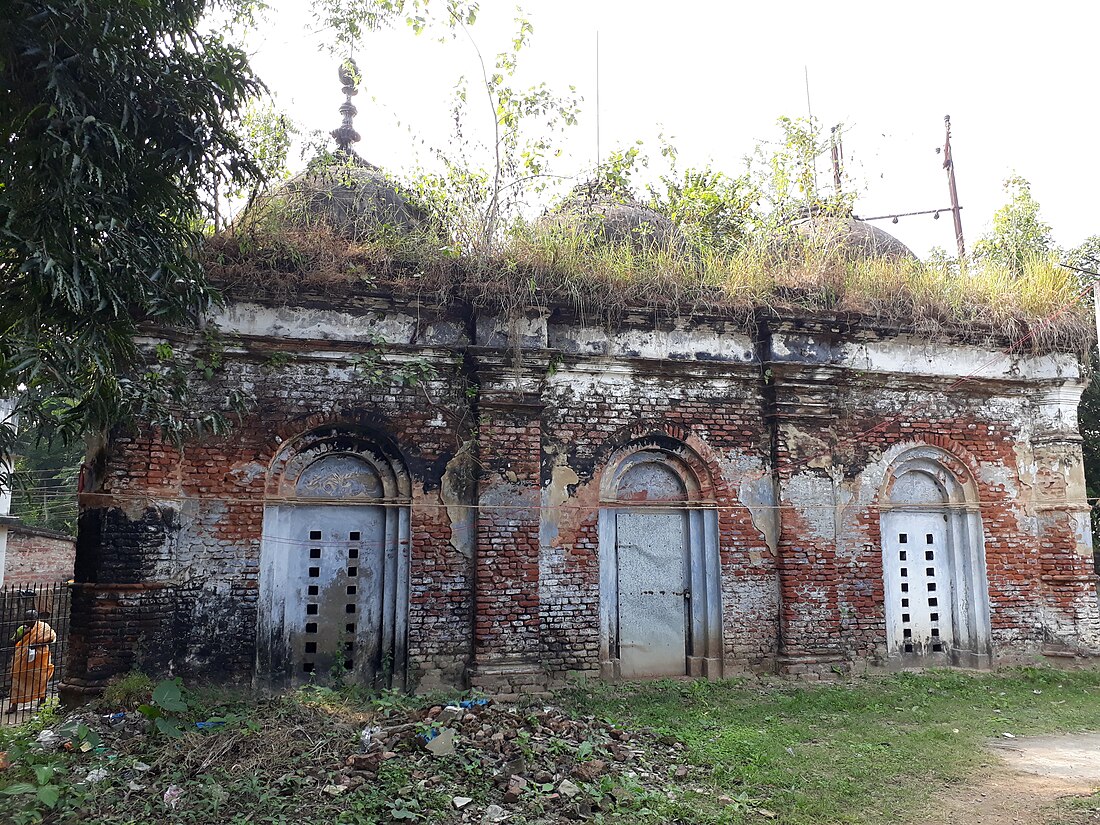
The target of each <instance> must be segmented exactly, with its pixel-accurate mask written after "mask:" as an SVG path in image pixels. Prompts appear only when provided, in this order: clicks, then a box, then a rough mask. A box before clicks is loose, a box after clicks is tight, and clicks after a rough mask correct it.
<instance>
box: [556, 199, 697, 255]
mask: <svg viewBox="0 0 1100 825" xmlns="http://www.w3.org/2000/svg"><path fill="white" fill-rule="evenodd" d="M543 223H544V224H549V225H551V226H558V227H562V228H569V229H581V230H585V231H588V232H591V233H592V234H593V235H594V236H595V237H597V238H599V239H601V240H603V241H605V242H608V243H624V244H629V245H630V246H632V247H634V249H636V250H641V249H649V248H664V247H677V248H679V247H682V246H684V245H685V241H684V236H683V233H681V232H680V229H679V227H677V226H676V224H674V223H673V222H672V221H671V220H669V218H667V217H666V216H664V215H662V214H661V213H660V212H658V211H656V210H655V209H651V208H649V207H648V206H645V205H643V204H641V203H639V202H638V201H637V200H635V199H634V198H633V197H630V196H629V195H625V196H624V195H618V194H615V193H613V192H611V191H609V190H607V189H606V188H604V187H600V186H599V185H597V184H592V183H590V184H582V185H581V186H578V187H577V188H575V189H574V190H573V191H572V192H571V193H570V194H569V196H568V197H567V198H566V199H565V200H564V201H563V202H562V203H561V204H560V205H559V206H558V207H556V208H555V209H554V210H553V211H551V212H548V213H547V214H546V215H545V216H544V217H543Z"/></svg>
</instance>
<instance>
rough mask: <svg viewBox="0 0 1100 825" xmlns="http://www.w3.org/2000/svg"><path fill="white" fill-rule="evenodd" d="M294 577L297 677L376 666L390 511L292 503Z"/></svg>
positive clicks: (291, 622)
mask: <svg viewBox="0 0 1100 825" xmlns="http://www.w3.org/2000/svg"><path fill="white" fill-rule="evenodd" d="M289 528H290V530H289V532H290V534H291V536H292V541H291V543H290V546H289V547H288V552H289V553H290V554H291V555H292V556H293V557H295V558H293V560H288V561H290V563H289V564H288V568H289V571H290V573H291V576H290V577H289V580H288V581H287V582H285V584H284V586H285V587H287V588H288V590H289V592H287V593H286V596H287V598H286V602H285V605H286V608H285V609H286V614H285V622H286V626H287V627H288V628H289V629H290V655H291V657H292V659H293V673H295V674H296V681H300V680H304V679H308V678H309V676H310V674H311V673H316V674H317V675H318V676H328V675H329V674H330V673H331V672H332V671H333V669H334V668H335V669H337V670H339V669H341V668H342V669H343V670H346V671H354V672H355V673H356V674H357V675H359V676H361V677H362V678H364V679H368V680H369V679H371V678H373V677H374V676H375V674H376V673H377V672H378V669H379V667H380V665H381V662H380V661H379V657H380V646H381V634H382V586H383V581H382V578H383V570H384V561H385V545H386V536H385V513H384V511H383V508H381V507H372V506H366V505H347V506H342V505H334V506H324V505H316V506H314V505H307V506H300V507H294V508H293V509H292V512H291V515H290V519H289Z"/></svg>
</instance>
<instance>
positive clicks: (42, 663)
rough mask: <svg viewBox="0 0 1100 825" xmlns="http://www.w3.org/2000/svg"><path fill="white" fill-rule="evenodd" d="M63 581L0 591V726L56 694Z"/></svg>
mask: <svg viewBox="0 0 1100 825" xmlns="http://www.w3.org/2000/svg"><path fill="white" fill-rule="evenodd" d="M70 595H71V591H70V588H69V583H68V582H35V583H33V584H10V585H5V586H4V587H2V588H0V700H2V701H0V724H18V723H21V722H26V721H27V720H29V719H30V718H31V717H32V716H34V715H35V714H36V713H37V712H38V709H39V708H40V707H41V706H42V705H44V704H45V703H46V702H48V701H50V700H51V699H53V698H54V697H56V696H57V686H58V684H59V683H60V682H61V665H62V662H63V661H64V658H65V647H66V643H67V642H68V638H69V605H70Z"/></svg>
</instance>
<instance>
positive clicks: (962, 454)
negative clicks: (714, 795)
mask: <svg viewBox="0 0 1100 825" xmlns="http://www.w3.org/2000/svg"><path fill="white" fill-rule="evenodd" d="M332 301H333V299H328V298H326V299H315V300H314V302H313V303H311V304H309V305H308V306H307V305H306V304H305V303H302V304H301V306H297V307H296V306H289V307H288V306H281V307H278V308H277V309H270V308H266V309H265V308H263V307H260V308H259V309H256V308H249V307H250V306H251V305H248V306H241V307H235V308H234V309H233V311H232V313H231V314H230V321H231V322H232V323H228V324H227V325H226V326H227V329H228V332H229V333H230V334H232V333H233V332H234V330H236V337H231V338H230V340H231V346H230V347H229V348H228V349H227V353H226V367H225V369H224V370H223V371H222V372H221V373H219V375H218V376H217V377H216V378H215V379H214V381H213V382H212V383H211V386H210V387H208V388H207V390H206V393H207V395H208V396H209V397H214V398H216V397H218V396H219V395H224V394H225V392H226V391H227V390H228V389H231V388H243V389H245V390H246V391H247V393H248V395H249V396H250V397H251V398H253V399H254V402H255V404H254V407H253V409H252V410H251V411H250V413H249V414H248V416H247V417H246V418H245V420H244V421H243V422H241V423H240V425H239V426H238V427H236V428H235V429H234V430H233V431H232V433H231V434H229V435H228V436H226V437H223V438H217V439H215V438H207V439H202V440H196V441H192V442H190V443H187V444H186V445H185V446H183V447H182V448H181V447H176V446H172V445H168V444H165V443H164V442H163V441H162V440H161V439H160V438H159V437H157V436H156V435H155V434H153V433H146V434H142V435H132V434H117V435H115V436H114V437H113V438H111V439H110V440H109V442H108V444H107V446H106V448H105V450H104V452H103V454H102V456H101V458H100V464H99V468H98V471H97V473H96V474H95V475H94V476H93V478H92V485H91V487H90V489H89V491H88V492H87V493H85V494H84V497H83V500H82V505H83V514H82V517H81V523H80V541H79V546H78V558H77V565H76V572H77V579H78V587H77V589H76V591H75V594H74V622H73V649H74V652H77V655H75V656H74V662H73V665H72V669H71V672H70V673H69V675H68V677H67V679H68V681H69V683H70V684H72V685H76V686H88V687H94V686H96V685H98V684H102V682H103V681H104V680H105V679H106V678H108V677H109V676H110V675H111V674H112V673H117V672H121V671H123V670H125V669H127V668H129V667H131V666H133V665H135V664H138V665H141V666H146V667H148V668H150V669H159V670H171V671H172V672H178V673H183V674H206V675H217V676H218V678H221V679H230V680H234V679H235V680H242V681H243V680H248V679H251V678H252V677H253V676H254V675H255V673H254V671H255V662H256V657H257V650H256V638H257V625H258V621H259V618H258V617H259V615H260V612H261V611H262V609H263V607H262V605H261V604H260V603H259V597H260V589H259V578H260V567H261V564H262V558H263V553H264V535H263V525H264V512H265V506H267V505H268V504H269V503H270V502H272V501H275V500H278V496H279V495H281V494H280V493H279V492H278V491H277V490H275V489H274V488H273V487H272V486H271V485H272V480H271V479H272V478H273V474H274V473H275V472H276V468H275V467H274V464H275V462H276V457H277V456H278V455H280V454H281V451H284V449H289V448H288V447H287V446H286V445H293V443H294V442H295V439H297V438H298V437H300V436H301V435H302V434H304V433H309V432H317V431H320V430H323V429H325V428H336V429H339V428H354V429H356V431H359V432H366V433H369V434H371V438H374V439H377V440H378V442H379V443H385V444H387V445H390V448H392V451H393V453H394V455H395V456H397V457H398V460H399V461H400V463H401V464H402V465H403V467H404V468H406V469H407V471H408V475H409V477H410V479H411V498H410V500H409V502H408V507H409V522H410V526H411V529H410V534H409V535H410V546H409V548H408V587H409V593H408V617H407V637H408V660H409V672H410V680H411V684H412V685H414V686H420V687H423V688H428V687H435V686H441V685H465V684H469V683H471V682H472V683H473V684H475V685H477V686H481V687H484V688H486V689H489V690H505V691H508V690H530V689H534V688H537V687H540V686H542V685H545V684H555V683H559V682H560V681H561V680H563V679H564V678H566V677H567V676H568V675H570V674H581V675H588V676H596V675H600V674H601V673H602V674H604V675H607V672H608V671H607V666H608V662H607V659H608V657H609V656H610V655H611V654H610V653H609V652H608V636H607V629H606V627H605V626H604V625H602V624H601V622H605V623H606V618H603V619H602V618H601V616H603V615H604V614H603V613H602V612H601V611H604V610H605V607H606V599H603V598H602V596H604V595H606V590H607V588H608V587H613V586H614V584H613V582H610V581H608V580H607V577H606V571H601V544H600V543H601V533H600V523H601V521H600V520H601V515H600V513H601V510H603V509H606V508H607V507H608V506H613V505H608V504H607V502H606V501H605V498H606V489H604V488H605V487H606V484H605V481H606V476H607V472H608V468H609V467H611V466H612V465H613V464H614V461H615V460H616V456H618V455H620V454H622V452H623V451H624V450H629V449H633V448H635V447H638V445H642V446H646V447H647V448H650V449H652V450H655V451H658V452H661V453H663V454H667V455H669V456H671V457H675V459H676V460H677V461H679V462H681V463H682V464H683V465H684V466H685V467H686V468H688V470H687V471H688V472H690V474H691V475H692V476H693V478H694V479H695V480H696V481H697V483H698V485H699V490H698V491H697V492H696V493H695V494H694V495H695V496H696V501H695V502H694V503H693V506H699V507H703V508H706V510H707V511H708V512H709V513H712V514H713V517H714V523H715V524H716V525H717V527H716V542H717V569H718V573H717V576H718V581H716V582H713V587H714V593H715V594H716V598H718V599H720V601H721V605H720V614H719V625H720V629H719V630H716V631H714V632H717V633H718V634H719V636H720V638H717V647H718V654H717V657H718V660H719V661H718V664H717V665H716V667H717V668H718V672H721V673H725V674H727V675H730V674H734V673H736V672H738V671H742V670H753V671H769V670H777V669H778V670H781V671H785V672H790V673H806V674H819V673H822V672H828V671H830V670H833V669H837V668H847V667H850V666H852V665H853V664H859V665H861V664H888V662H887V661H886V654H887V650H886V639H885V633H886V628H885V616H884V608H883V602H884V592H883V562H882V544H881V535H880V532H879V526H878V525H879V517H880V512H881V506H882V502H881V501H880V490H881V487H882V484H883V480H884V479H885V478H886V476H887V475H888V473H889V471H890V467H891V462H892V461H893V459H894V457H895V456H897V455H898V454H899V453H900V451H902V450H904V449H906V448H907V447H910V446H913V445H932V446H935V448H936V449H937V450H940V451H942V454H943V455H944V456H947V459H946V460H945V472H957V473H958V475H959V477H960V478H965V479H968V482H967V483H969V484H971V485H972V487H973V489H974V491H975V492H974V502H973V507H974V508H977V510H979V511H980V513H979V515H980V522H981V533H982V541H983V543H984V552H985V560H986V569H985V572H986V573H987V576H988V609H989V620H990V622H991V625H992V632H991V649H990V651H989V652H990V655H991V656H992V657H993V658H997V657H1002V658H1003V657H1010V656H1021V655H1034V654H1038V653H1041V652H1044V651H1053V650H1054V649H1055V648H1057V649H1058V650H1059V651H1061V653H1063V654H1066V653H1067V652H1068V653H1069V654H1074V655H1076V654H1079V653H1082V652H1089V651H1091V650H1093V649H1095V648H1096V647H1097V646H1100V618H1098V617H1097V610H1096V582H1095V577H1094V576H1093V575H1092V573H1091V570H1090V569H1089V567H1088V564H1089V560H1090V559H1091V555H1090V554H1091V548H1090V547H1089V546H1088V542H1089V537H1088V531H1087V518H1086V523H1085V526H1084V529H1082V526H1081V519H1082V517H1083V516H1084V517H1087V505H1086V504H1085V502H1084V493H1083V478H1082V477H1081V473H1080V466H1081V458H1080V447H1079V443H1078V440H1077V439H1079V437H1078V436H1077V434H1076V422H1075V418H1074V416H1073V414H1072V413H1073V412H1074V411H1075V409H1076V399H1077V397H1078V396H1079V392H1080V388H1081V386H1082V384H1081V381H1080V378H1079V370H1078V367H1077V364H1076V361H1075V360H1074V358H1073V357H1072V356H1069V355H1056V356H1051V357H1052V358H1057V359H1061V360H1060V361H1059V364H1060V366H1059V370H1060V372H1059V373H1058V376H1057V377H1055V378H1052V377H1051V375H1050V373H1049V371H1045V370H1047V367H1046V366H1045V364H1046V362H1044V361H1042V360H1041V359H1038V360H1036V359H1031V360H1029V358H1030V356H1019V355H1012V356H1008V357H1006V358H1005V359H1004V360H1005V363H1003V364H999V363H995V362H996V358H995V357H994V356H995V355H996V352H995V350H990V349H989V347H988V346H985V347H984V348H983V347H978V346H975V345H972V344H967V343H966V342H942V343H936V344H933V343H930V342H927V341H922V340H921V339H919V338H914V337H913V336H912V335H911V333H908V332H906V331H905V330H885V331H883V330H872V329H869V328H867V327H865V326H861V325H860V324H859V323H852V322H850V321H844V322H839V321H838V322H836V323H831V324H817V325H816V326H815V325H814V324H810V323H808V322H804V321H798V320H794V321H783V320H775V319H749V320H748V321H742V322H739V323H734V322H732V321H729V320H722V319H713V318H711V319H690V318H688V319H665V320H659V321H654V320H653V319H652V318H651V317H649V316H642V317H637V318H626V319H624V320H623V321H622V323H621V325H620V327H618V328H616V329H615V330H610V331H609V330H607V329H592V328H589V327H585V326H584V325H583V324H581V323H580V322H578V321H577V320H576V319H573V318H571V317H570V316H569V315H568V313H562V312H559V313H557V314H555V315H554V316H553V317H550V314H549V313H548V312H539V311H535V310H532V311H531V312H529V313H528V314H527V316H526V318H525V319H524V321H523V324H522V335H520V336H519V338H517V339H516V340H515V341H513V340H512V339H510V338H508V337H507V336H504V335H503V334H502V333H501V330H502V329H507V328H508V327H509V324H507V323H504V322H502V321H501V320H500V319H498V318H482V317H479V316H478V314H477V313H476V312H474V311H472V310H470V309H469V308H465V307H454V306H450V307H443V308H442V309H441V308H439V307H433V306H419V305H417V306H410V305H409V303H408V302H407V301H404V300H398V299H396V298H392V297H377V296H376V297H374V298H372V299H371V301H370V302H367V303H368V304H369V306H367V307H366V308H364V306H360V305H359V304H356V303H355V302H354V301H352V302H351V303H349V306H350V307H351V308H350V309H347V310H340V312H339V313H338V312H337V311H336V310H335V309H331V307H332V306H333V303H332ZM349 301H351V299H350V298H349ZM318 307H320V309H319V308H318ZM326 307H328V308H326ZM368 310H369V311H368ZM273 312H274V313H276V314H277V321H278V324H279V327H278V329H279V334H275V332H274V327H273V326H272V323H273V322H272V321H271V313H273ZM318 313H322V314H323V316H324V317H323V318H322V319H321V321H318V320H317V318H318ZM257 318H258V319H260V320H256V319H257ZM234 324H235V325H236V326H234ZM512 326H516V325H514V324H513V325H512ZM322 327H323V329H324V330H325V332H324V335H323V336H321V335H319V334H318V333H317V332H316V330H317V329H319V328H322ZM482 328H484V331H483V332H482V331H479V330H482ZM376 334H380V335H384V336H385V337H386V339H387V341H389V342H391V344H392V346H391V347H390V348H389V350H388V351H387V355H386V359H387V360H386V362H385V365H384V368H383V369H382V370H381V373H380V377H375V378H372V379H370V380H368V379H367V378H366V377H364V375H363V374H362V373H361V372H360V371H358V370H356V369H355V363H356V358H357V357H359V356H361V355H362V353H363V352H366V351H371V347H373V344H372V343H370V342H371V341H372V340H374V339H373V336H374V335H376ZM475 342H476V343H477V344H479V345H475ZM275 355H277V356H278V357H274V356H275ZM517 356H518V357H517ZM409 359H420V360H421V361H423V362H427V363H430V364H432V365H433V367H434V369H435V371H436V374H435V377H434V378H432V379H431V380H429V381H427V382H426V383H424V384H416V385H410V384H408V383H404V382H401V381H396V380H394V376H396V375H397V374H398V373H399V368H400V365H401V364H402V363H408V361H409ZM972 364H982V365H986V366H983V367H982V369H984V370H985V371H984V372H983V373H982V374H981V375H968V374H967V369H969V367H967V366H966V365H972ZM989 365H993V366H989ZM964 376H965V379H964ZM708 518H709V516H708ZM712 675H713V672H712Z"/></svg>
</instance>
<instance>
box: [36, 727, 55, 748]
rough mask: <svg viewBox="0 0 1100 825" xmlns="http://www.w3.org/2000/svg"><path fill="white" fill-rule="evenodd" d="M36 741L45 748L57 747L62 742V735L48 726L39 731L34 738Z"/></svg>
mask: <svg viewBox="0 0 1100 825" xmlns="http://www.w3.org/2000/svg"><path fill="white" fill-rule="evenodd" d="M34 743H35V744H36V745H39V746H40V747H43V748H50V749H52V748H56V747H57V746H58V745H60V744H61V736H60V735H58V733H57V732H56V731H52V730H50V729H49V728H46V729H45V730H42V731H39V732H38V736H36V737H35V738H34Z"/></svg>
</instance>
